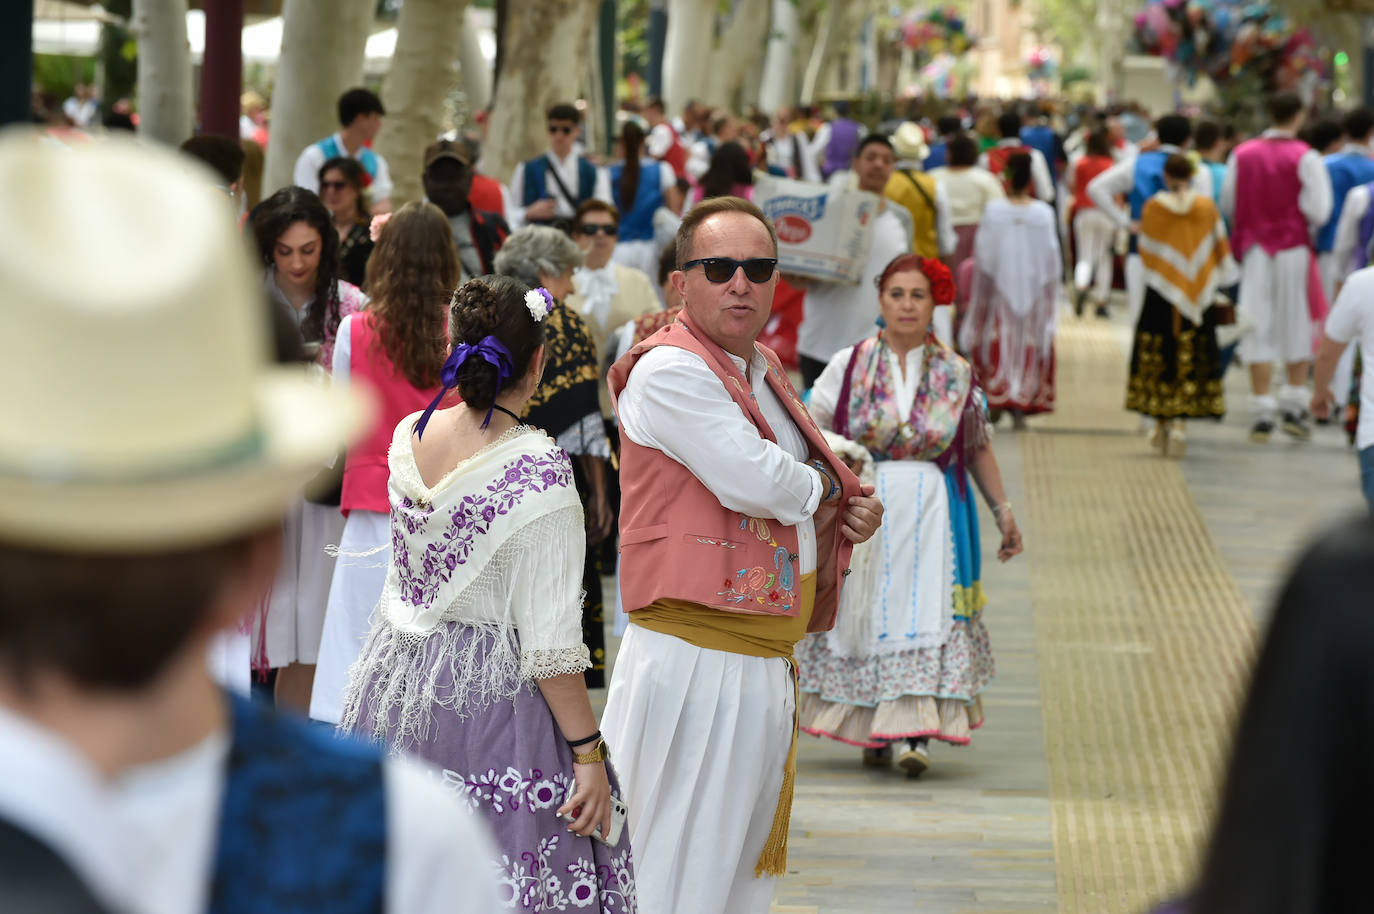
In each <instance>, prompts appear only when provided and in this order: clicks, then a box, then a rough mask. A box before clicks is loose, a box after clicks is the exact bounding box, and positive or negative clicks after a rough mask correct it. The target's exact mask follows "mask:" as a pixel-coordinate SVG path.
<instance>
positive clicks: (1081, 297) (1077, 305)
mask: <svg viewBox="0 0 1374 914" xmlns="http://www.w3.org/2000/svg"><path fill="white" fill-rule="evenodd" d="M1087 303H1088V290H1087V289H1084V290H1083V291H1082V292H1079V293H1078V298H1077V300H1075V301H1074V303H1073V311H1074V314H1077V315H1078V316H1079V317H1082V316H1083V306H1084V305H1086V304H1087Z"/></svg>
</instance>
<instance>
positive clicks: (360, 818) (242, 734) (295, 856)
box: [207, 697, 387, 914]
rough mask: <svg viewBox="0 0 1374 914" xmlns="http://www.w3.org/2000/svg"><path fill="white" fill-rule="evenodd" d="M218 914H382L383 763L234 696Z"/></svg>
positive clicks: (212, 911) (214, 894)
mask: <svg viewBox="0 0 1374 914" xmlns="http://www.w3.org/2000/svg"><path fill="white" fill-rule="evenodd" d="M231 702H232V708H233V745H232V747H231V748H230V750H229V771H228V777H227V780H226V784H225V790H224V806H223V810H222V813H221V818H220V828H219V846H218V848H217V850H216V853H215V868H214V877H213V881H212V883H211V886H210V899H209V904H208V907H207V910H208V912H209V914H249V912H252V914H313V912H317V911H329V912H330V914H382V911H383V910H384V908H385V885H386V844H387V842H386V793H385V790H384V787H383V780H382V762H381V757H380V756H379V755H378V754H377V753H376V751H374V750H373V749H371V748H369V747H367V746H364V745H362V744H360V743H354V742H351V741H348V740H342V739H339V738H337V737H335V736H334V735H333V733H332V732H331V731H324V730H315V729H310V728H308V727H307V726H306V725H305V724H304V723H301V722H297V721H294V720H289V719H287V718H285V717H280V716H278V715H276V714H273V713H271V712H270V711H266V710H263V709H260V708H257V707H254V706H253V705H251V704H249V703H248V702H247V701H245V700H243V699H241V698H237V697H235V698H232V699H231Z"/></svg>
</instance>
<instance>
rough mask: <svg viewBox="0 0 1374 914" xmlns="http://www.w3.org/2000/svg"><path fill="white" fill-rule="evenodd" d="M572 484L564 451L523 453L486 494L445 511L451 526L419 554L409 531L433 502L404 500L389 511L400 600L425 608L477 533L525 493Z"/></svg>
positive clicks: (426, 517)
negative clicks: (414, 553) (410, 540)
mask: <svg viewBox="0 0 1374 914" xmlns="http://www.w3.org/2000/svg"><path fill="white" fill-rule="evenodd" d="M572 484H573V473H572V464H571V463H570V462H569V460H568V455H567V454H566V453H564V452H563V451H561V450H560V451H554V452H549V453H546V454H541V455H539V456H535V455H533V454H523V455H521V456H520V457H518V458H517V459H515V460H514V461H512V462H511V463H508V464H506V466H505V468H504V469H503V470H502V472H501V475H500V476H499V477H497V479H496V480H495V481H494V482H492V483H491V484H490V485H488V486H487V490H486V493H485V494H479V495H468V496H466V497H464V498H463V500H462V501H461V502H459V503H458V504H457V505H456V506H455V507H454V508H452V509H451V510H446V512H445V513H444V514H442V515H441V517H444V518H447V520H448V522H449V528H448V529H447V530H445V531H444V533H443V536H442V537H441V538H440V541H439V542H430V543H429V544H428V545H427V546H426V547H425V549H424V551H423V552H422V553H420V554H419V555H418V556H416V555H412V554H411V552H410V548H409V541H408V540H407V535H409V536H412V537H413V536H415V534H417V533H419V532H420V531H421V530H423V529H424V528H425V526H426V525H427V524H428V523H429V522H430V520H431V519H432V518H433V517H434V514H435V513H436V512H435V509H434V506H433V505H430V504H426V503H424V502H421V501H412V500H411V499H410V498H405V499H403V500H402V501H401V503H400V504H399V505H398V506H396V507H394V508H392V511H391V552H392V557H393V560H394V561H395V563H396V571H397V575H398V577H399V579H400V588H399V593H400V598H401V600H402V602H405V603H409V604H410V605H412V606H417V607H419V606H428V605H429V603H430V601H432V600H433V599H434V597H435V595H436V594H437V593H438V592H439V587H440V585H442V584H444V583H446V582H447V581H448V580H449V578H450V577H452V575H453V572H454V571H455V570H456V569H457V567H458V566H459V565H462V564H465V563H466V562H467V559H468V556H469V555H470V554H471V552H472V548H473V545H474V543H475V542H476V540H477V537H479V536H482V535H484V534H486V533H487V532H488V531H489V530H490V529H491V525H492V523H493V522H495V520H496V518H497V517H500V516H502V515H505V514H509V513H510V512H511V511H512V510H513V509H514V508H515V506H516V505H518V504H519V503H520V502H521V501H523V500H524V498H525V497H526V496H527V495H530V494H538V493H540V492H544V491H547V490H549V489H552V488H554V487H555V486H561V487H564V488H566V487H568V486H570V485H572Z"/></svg>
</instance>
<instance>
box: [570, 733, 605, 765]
mask: <svg viewBox="0 0 1374 914" xmlns="http://www.w3.org/2000/svg"><path fill="white" fill-rule="evenodd" d="M610 757H611V753H610V750H609V749H608V748H607V747H606V741H605V740H604V739H599V740H597V741H596V745H595V746H593V747H592V751H590V752H585V753H581V754H579V753H576V752H574V753H573V764H574V765H595V764H596V763H597V762H604V761H606V759H608V758H610Z"/></svg>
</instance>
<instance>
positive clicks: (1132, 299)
mask: <svg viewBox="0 0 1374 914" xmlns="http://www.w3.org/2000/svg"><path fill="white" fill-rule="evenodd" d="M1126 305H1127V307H1128V308H1129V309H1130V322H1129V323H1128V324H1127V325H1126V326H1128V327H1131V328H1133V329H1134V327H1135V325H1136V324H1137V323H1139V322H1140V312H1141V311H1144V310H1145V262H1144V261H1142V260H1141V259H1140V255H1139V254H1127V255H1126Z"/></svg>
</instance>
